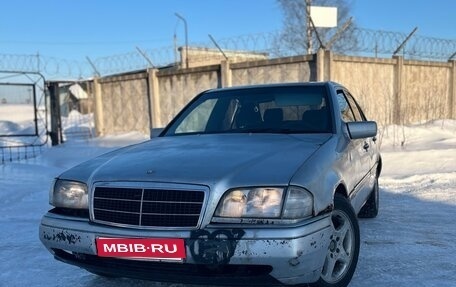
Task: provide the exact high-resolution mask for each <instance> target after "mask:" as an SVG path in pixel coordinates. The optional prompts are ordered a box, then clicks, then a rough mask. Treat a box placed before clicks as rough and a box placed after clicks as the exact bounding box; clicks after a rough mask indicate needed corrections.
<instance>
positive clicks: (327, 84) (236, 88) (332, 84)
mask: <svg viewBox="0 0 456 287" xmlns="http://www.w3.org/2000/svg"><path fill="white" fill-rule="evenodd" d="M299 86H332V87H342V85H340V84H338V83H335V82H331V81H325V82H295V83H273V84H258V85H245V86H234V87H225V88H216V89H211V90H208V91H207V92H213V91H230V90H247V89H257V88H271V87H299Z"/></svg>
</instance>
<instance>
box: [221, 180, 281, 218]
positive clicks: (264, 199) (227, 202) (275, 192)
mask: <svg viewBox="0 0 456 287" xmlns="http://www.w3.org/2000/svg"><path fill="white" fill-rule="evenodd" d="M283 190H284V189H283V188H275V187H263V188H245V189H234V190H231V191H229V192H227V193H226V194H225V195H224V196H223V198H222V200H221V202H220V203H219V206H218V207H217V210H216V211H215V216H219V217H237V218H240V217H250V218H278V217H280V212H281V209H282V201H283V199H282V198H283Z"/></svg>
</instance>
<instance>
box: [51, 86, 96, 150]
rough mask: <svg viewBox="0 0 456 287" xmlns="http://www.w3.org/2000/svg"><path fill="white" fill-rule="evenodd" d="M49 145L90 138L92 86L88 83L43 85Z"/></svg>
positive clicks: (92, 132)
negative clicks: (47, 100)
mask: <svg viewBox="0 0 456 287" xmlns="http://www.w3.org/2000/svg"><path fill="white" fill-rule="evenodd" d="M46 84H47V88H48V90H49V96H50V97H49V98H50V111H51V132H50V136H51V141H52V144H53V145H56V144H60V143H62V142H66V141H72V140H81V139H82V140H86V139H89V138H92V137H93V136H94V133H95V132H94V130H95V129H94V114H93V93H92V83H91V82H89V81H83V82H80V81H50V82H47V83H46Z"/></svg>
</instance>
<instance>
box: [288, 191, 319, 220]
mask: <svg viewBox="0 0 456 287" xmlns="http://www.w3.org/2000/svg"><path fill="white" fill-rule="evenodd" d="M312 214H313V196H312V194H310V192H308V191H307V190H305V189H303V188H300V187H296V186H290V187H289V188H288V190H287V198H286V199H285V204H284V206H283V218H284V219H300V218H305V217H309V216H312Z"/></svg>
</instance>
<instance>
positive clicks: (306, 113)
mask: <svg viewBox="0 0 456 287" xmlns="http://www.w3.org/2000/svg"><path fill="white" fill-rule="evenodd" d="M331 131H332V126H331V116H330V112H329V108H328V99H327V93H326V88H325V87H324V86H290V87H286V86H285V87H284V86H282V87H279V86H277V87H259V88H247V89H232V90H215V91H210V92H207V93H205V94H203V95H201V96H200V97H199V98H197V99H196V100H195V101H194V102H193V103H192V104H191V105H189V106H188V107H187V108H186V109H185V110H184V111H183V112H181V113H180V115H179V116H178V117H177V118H176V119H175V120H174V121H173V122H172V123H171V125H170V126H169V127H168V129H167V131H166V133H165V136H168V135H184V134H209V133H330V132H331Z"/></svg>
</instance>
